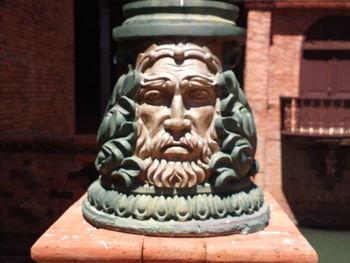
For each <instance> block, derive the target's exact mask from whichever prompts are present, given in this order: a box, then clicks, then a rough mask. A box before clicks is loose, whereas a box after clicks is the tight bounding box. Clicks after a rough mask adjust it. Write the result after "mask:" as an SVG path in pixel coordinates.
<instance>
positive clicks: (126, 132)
mask: <svg viewBox="0 0 350 263" xmlns="http://www.w3.org/2000/svg"><path fill="white" fill-rule="evenodd" d="M98 143H99V146H100V151H99V154H98V156H97V159H96V167H97V169H98V171H99V172H100V174H101V177H100V178H99V179H98V180H97V181H96V182H95V183H93V184H92V185H91V186H90V188H89V191H88V199H87V200H85V202H84V206H83V212H84V216H85V218H86V219H87V220H88V221H89V222H92V223H93V224H94V225H97V226H101V227H105V228H111V229H118V230H122V231H128V232H136V233H139V232H141V233H146V234H162V235H164V234H167V235H193V234H195V235H213V234H218V233H227V232H251V231H254V230H256V229H259V228H261V227H263V226H264V225H265V224H266V222H267V218H268V207H267V206H266V205H265V204H264V202H263V196H262V192H261V190H260V189H259V188H258V187H257V186H256V185H255V184H254V183H253V182H252V181H251V180H250V176H251V175H254V174H255V173H256V171H257V169H258V166H257V163H256V161H255V160H254V154H255V148H256V135H255V125H254V120H253V116H252V114H251V110H250V108H249V105H248V103H247V101H246V100H245V98H244V95H243V92H242V90H241V89H240V87H239V84H238V82H237V80H236V78H235V76H234V74H233V72H232V71H226V72H222V63H221V61H220V59H219V58H218V57H217V56H215V55H214V54H213V53H212V51H211V50H210V49H209V48H208V47H206V46H203V45H202V44H201V43H196V42H187V43H181V42H179V43H168V44H162V45H155V44H152V45H150V46H149V47H148V48H147V49H146V50H145V51H144V52H142V53H140V54H139V55H138V58H137V60H136V64H135V69H132V68H130V69H129V73H128V74H126V75H123V76H122V77H121V78H120V79H119V80H118V83H117V85H116V87H115V89H114V91H113V94H112V97H111V100H110V102H109V105H108V106H107V111H106V114H105V117H104V119H103V121H102V124H101V126H100V129H99V133H98ZM96 215H98V217H97V216H96ZM241 218H245V219H244V220H243V221H242V220H241ZM214 219H215V220H214ZM150 220H151V221H152V220H153V221H152V223H151V224H150ZM249 221H251V223H249ZM252 229H253V230H252Z"/></svg>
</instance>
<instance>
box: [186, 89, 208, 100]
mask: <svg viewBox="0 0 350 263" xmlns="http://www.w3.org/2000/svg"><path fill="white" fill-rule="evenodd" d="M190 97H191V99H193V100H198V101H205V100H208V99H209V97H210V94H209V92H208V91H207V90H203V89H199V90H192V91H191V92H190Z"/></svg>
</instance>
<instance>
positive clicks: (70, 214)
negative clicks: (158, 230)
mask: <svg viewBox="0 0 350 263" xmlns="http://www.w3.org/2000/svg"><path fill="white" fill-rule="evenodd" d="M83 198H84V197H82V198H81V199H80V200H79V201H78V202H76V203H75V204H74V205H73V206H72V207H71V208H69V209H68V210H67V211H66V212H65V213H64V214H63V215H62V217H61V218H59V219H58V220H57V221H56V222H55V223H54V224H53V225H52V226H51V227H50V228H49V229H48V230H47V231H46V232H45V233H44V234H43V235H42V236H41V238H40V239H39V240H38V241H37V242H36V243H35V244H34V246H33V247H32V250H31V255H32V258H33V259H34V260H35V261H36V262H48V261H50V262H82V261H83V262H111V261H113V262H141V258H142V243H143V238H144V237H143V236H142V235H132V234H126V233H121V232H116V231H109V230H105V229H97V228H95V227H93V226H92V225H90V224H89V223H87V222H86V221H85V219H84V218H83V216H82V212H81V206H80V205H81V201H82V199H83Z"/></svg>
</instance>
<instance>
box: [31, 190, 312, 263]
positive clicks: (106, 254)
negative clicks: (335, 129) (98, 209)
mask: <svg viewBox="0 0 350 263" xmlns="http://www.w3.org/2000/svg"><path fill="white" fill-rule="evenodd" d="M85 198H86V196H83V197H82V198H81V199H80V200H79V201H77V202H76V203H75V204H74V205H72V206H71V207H70V208H69V209H68V210H67V211H66V212H65V213H64V214H63V215H62V216H61V218H59V219H58V220H57V221H56V222H55V223H54V224H53V225H52V226H51V227H50V228H49V229H48V230H47V231H46V232H45V233H44V234H43V235H42V236H41V237H40V238H39V240H38V241H37V242H36V243H35V244H34V245H33V247H32V249H31V255H32V259H33V260H34V261H36V262H39V263H40V262H167V263H169V262H208V263H209V262H266V263H267V262H295V263H297V262H300V263H307V262H310V263H311V262H317V254H316V252H315V250H314V249H313V248H312V247H311V246H310V245H309V243H308V242H307V241H306V239H305V238H304V237H303V236H302V235H301V234H300V232H299V230H298V229H297V228H296V226H295V225H294V224H293V223H292V221H291V220H290V219H289V218H288V216H287V215H286V214H285V213H284V212H283V210H282V209H281V207H280V206H279V205H278V204H277V202H276V201H275V200H274V199H273V198H272V197H271V195H270V194H269V193H266V192H265V200H266V202H267V203H268V204H269V205H270V210H271V215H270V221H269V225H268V226H267V227H266V228H265V229H264V230H263V231H260V232H256V233H252V234H248V235H243V234H233V235H226V236H218V237H184V238H179V237H176V238H175V237H151V236H143V235H136V234H128V233H122V232H117V231H110V230H106V229H98V228H95V227H93V226H92V225H90V224H89V223H88V222H86V220H85V219H84V217H83V215H82V212H81V204H82V201H83V199H85Z"/></svg>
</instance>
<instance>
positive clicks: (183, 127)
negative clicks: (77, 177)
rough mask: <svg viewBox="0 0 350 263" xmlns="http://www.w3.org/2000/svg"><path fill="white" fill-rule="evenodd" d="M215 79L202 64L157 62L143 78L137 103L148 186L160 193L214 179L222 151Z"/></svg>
mask: <svg viewBox="0 0 350 263" xmlns="http://www.w3.org/2000/svg"><path fill="white" fill-rule="evenodd" d="M217 92H218V90H217V87H216V82H215V75H214V74H213V72H211V71H210V70H209V69H208V66H207V64H206V63H204V62H203V61H202V60H200V59H196V58H188V59H184V60H183V61H181V63H179V62H178V61H176V60H175V59H174V58H173V57H169V56H165V57H161V58H159V59H158V60H156V61H155V62H154V63H153V64H152V65H151V66H150V67H148V68H146V69H145V71H144V72H143V74H142V81H141V87H140V88H139V90H138V93H137V96H136V100H137V102H138V103H139V106H138V108H137V111H136V116H137V117H136V118H137V122H138V127H139V136H138V140H137V142H136V151H135V155H136V156H138V157H139V158H141V159H143V160H144V162H145V169H144V172H143V175H142V178H143V180H144V181H146V182H147V183H149V184H154V185H156V186H158V187H179V188H183V187H192V186H194V185H196V184H199V183H202V182H204V181H205V180H206V179H207V178H208V177H209V176H210V173H211V171H210V169H209V167H208V162H209V159H210V157H211V155H212V154H213V153H214V152H216V151H218V150H219V147H218V144H217V142H216V141H217V139H216V134H215V129H214V119H215V118H216V116H217V115H218V114H219V110H218V108H219V99H218V94H217Z"/></svg>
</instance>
